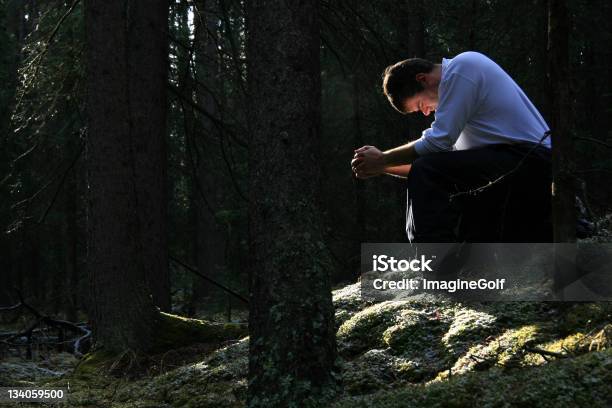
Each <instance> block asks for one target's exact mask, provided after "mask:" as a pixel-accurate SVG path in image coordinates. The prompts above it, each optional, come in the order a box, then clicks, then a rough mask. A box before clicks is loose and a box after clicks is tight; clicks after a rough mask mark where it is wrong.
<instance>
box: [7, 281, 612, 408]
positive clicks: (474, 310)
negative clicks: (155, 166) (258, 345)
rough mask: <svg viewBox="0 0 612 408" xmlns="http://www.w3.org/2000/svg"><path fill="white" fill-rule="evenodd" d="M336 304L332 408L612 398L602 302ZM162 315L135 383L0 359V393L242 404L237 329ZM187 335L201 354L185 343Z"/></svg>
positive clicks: (153, 403)
mask: <svg viewBox="0 0 612 408" xmlns="http://www.w3.org/2000/svg"><path fill="white" fill-rule="evenodd" d="M334 303H335V306H336V323H337V326H338V332H337V339H338V351H339V359H340V364H341V366H342V368H343V390H344V391H343V393H342V394H341V395H339V396H338V398H337V401H336V403H335V405H334V406H335V407H336V408H344V407H346V408H349V407H350V408H356V407H376V408H378V407H585V406H588V407H607V406H610V405H609V404H610V403H611V401H612V351H611V348H610V346H611V344H612V316H611V313H612V305H611V304H610V303H575V304H568V303H552V302H547V303H536V302H510V303H457V302H451V301H448V300H444V299H442V298H440V297H436V296H435V295H431V294H429V295H423V296H422V297H420V298H416V299H413V300H409V301H402V302H383V303H371V302H365V301H363V300H362V299H361V298H360V296H359V284H354V285H350V286H347V287H345V288H342V289H339V290H337V291H335V292H334ZM167 319H169V321H168V322H167V326H168V329H167V330H166V331H164V332H163V333H160V338H159V347H160V348H159V350H160V351H161V350H166V351H165V352H164V353H163V354H161V355H162V357H163V356H165V360H164V358H161V359H158V360H157V361H158V366H157V367H156V369H155V370H149V371H147V372H146V373H144V374H142V373H141V375H140V376H138V377H137V378H128V377H125V376H123V377H122V376H117V375H116V373H115V375H113V374H112V373H111V374H108V368H109V364H112V363H113V362H114V363H117V361H118V359H117V356H105V355H102V354H97V355H90V356H88V357H87V358H86V359H85V360H83V361H81V362H80V363H79V364H78V366H77V368H76V369H75V368H74V366H75V363H76V359H74V358H73V357H72V356H70V355H64V358H65V360H66V361H65V362H64V363H62V364H63V365H62V364H60V363H59V362H56V363H55V365H53V364H50V365H48V366H47V367H43V366H41V365H40V364H34V363H31V364H23V363H17V362H15V361H12V362H3V363H0V385H22V386H23V385H36V386H56V387H59V386H62V387H69V388H70V393H69V395H70V397H69V398H70V399H69V403H68V404H67V405H66V404H64V405H58V406H63V407H66V406H70V407H75V408H84V407H96V408H98V407H115V408H124V407H150V408H153V407H155V408H164V407H168V408H170V407H186V408H189V407H194V408H195V407H228V408H229V407H242V406H244V401H245V397H246V389H247V381H246V375H247V368H248V338H246V337H243V334H244V327H240V326H223V325H210V324H207V323H205V322H200V321H192V320H185V319H179V318H175V317H172V316H167ZM185 334H189V336H191V340H190V341H188V342H184V341H183V340H184V339H185ZM241 337H242V338H241ZM194 338H199V339H200V341H201V342H202V344H206V346H205V347H199V348H198V347H195V346H194V345H190V344H188V343H193V339H194ZM230 339H234V340H230ZM172 345H175V347H174V350H169V347H170V346H172ZM185 355H188V358H186V357H185ZM128 357H129V356H124V358H126V359H127V360H129V358H128ZM165 361H167V363H166V362H165ZM160 365H161V367H160ZM164 366H165V368H164ZM54 367H55V368H54ZM57 367H62V368H61V369H60V368H57ZM14 406H18V405H15V404H12V405H11V407H14ZM21 406H28V405H26V404H22V405H21ZM31 406H36V407H41V406H44V405H41V404H36V405H31ZM46 406H52V405H50V404H47V405H46Z"/></svg>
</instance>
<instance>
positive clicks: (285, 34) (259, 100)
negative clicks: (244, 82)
mask: <svg viewBox="0 0 612 408" xmlns="http://www.w3.org/2000/svg"><path fill="white" fill-rule="evenodd" d="M247 3H248V4H247V33H248V36H247V55H248V62H249V66H248V77H247V78H248V87H249V95H250V98H251V102H252V106H251V109H250V112H249V113H250V115H251V116H250V117H249V120H250V122H251V129H252V132H253V134H252V140H251V143H250V147H249V153H250V159H249V173H250V176H249V177H250V184H249V188H250V201H249V203H250V204H249V206H250V207H249V235H250V245H251V246H250V251H251V258H252V260H251V269H250V279H249V281H250V282H249V283H250V304H249V305H250V307H249V308H250V317H249V330H250V352H249V391H248V396H247V400H248V405H249V406H250V407H286V406H289V404H290V403H291V404H293V405H295V406H312V405H313V404H316V403H321V401H323V400H324V399H325V398H326V397H330V396H331V395H332V394H333V391H332V390H333V386H334V384H335V381H334V378H335V376H334V375H333V374H332V370H334V361H335V359H336V344H335V324H334V313H333V305H332V301H331V287H330V276H329V274H330V270H331V262H330V260H329V257H328V254H327V253H326V252H325V249H324V248H325V245H324V243H323V237H322V231H321V230H322V228H321V225H320V220H321V214H320V211H319V182H320V180H319V179H320V166H321V162H320V158H319V145H320V141H319V137H320V97H321V95H320V92H321V83H320V66H319V23H318V11H319V10H318V5H319V4H318V2H316V1H309V2H291V3H286V2H279V1H275V2H265V1H261V0H254V1H250V2H247Z"/></svg>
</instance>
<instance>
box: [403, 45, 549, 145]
mask: <svg viewBox="0 0 612 408" xmlns="http://www.w3.org/2000/svg"><path fill="white" fill-rule="evenodd" d="M548 130H549V127H548V125H547V124H546V122H545V121H544V118H542V115H540V112H538V110H537V109H536V108H535V106H533V104H532V103H531V101H530V100H529V98H527V95H525V93H524V92H523V90H522V89H521V88H520V87H519V86H518V85H517V84H516V82H514V80H513V79H512V78H510V76H509V75H508V74H507V73H506V72H505V71H504V70H503V69H502V68H501V67H500V66H499V65H497V64H496V63H495V62H493V61H492V60H491V59H489V58H488V57H486V56H485V55H483V54H480V53H477V52H464V53H462V54H459V55H457V56H456V57H455V58H452V59H446V58H444V59H442V74H441V80H440V85H439V87H438V107H437V109H436V112H435V120H434V121H433V122H432V124H431V127H430V128H429V129H426V130H424V131H423V135H422V136H421V138H420V139H419V140H418V141H417V142H416V144H415V146H414V148H415V150H416V152H417V154H418V155H419V156H422V155H426V154H428V153H435V152H441V151H448V150H467V149H474V148H477V147H483V146H486V145H489V144H497V143H507V144H511V143H517V142H534V143H538V142H539V141H540V139H541V138H542V136H544V133H545V132H546V131H548ZM542 145H544V146H546V147H548V148H550V138H547V139H546V140H545V141H544V142H542Z"/></svg>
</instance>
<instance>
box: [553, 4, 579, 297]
mask: <svg viewBox="0 0 612 408" xmlns="http://www.w3.org/2000/svg"><path fill="white" fill-rule="evenodd" d="M569 29H570V25H569V21H568V15H567V5H566V1H565V0H549V2H548V53H547V54H548V80H549V96H550V107H551V110H552V112H551V117H552V123H551V128H552V129H551V130H552V140H551V143H552V177H553V185H552V217H553V240H554V242H556V243H564V242H575V241H576V210H575V207H574V206H575V200H576V198H575V196H576V195H575V191H574V190H575V186H574V166H573V162H574V152H573V143H572V134H571V123H572V122H571V121H572V107H571V101H570V88H569V83H570V78H569ZM575 258H576V256H575V251H574V252H571V251H570V250H569V248H568V247H567V246H565V247H563V248H561V247H555V252H554V285H553V290H554V292H555V296H556V298H558V299H560V300H563V299H564V298H565V296H566V295H565V293H564V292H565V290H564V288H565V287H566V286H567V285H569V284H570V283H571V282H573V281H574V280H575V279H576V270H575Z"/></svg>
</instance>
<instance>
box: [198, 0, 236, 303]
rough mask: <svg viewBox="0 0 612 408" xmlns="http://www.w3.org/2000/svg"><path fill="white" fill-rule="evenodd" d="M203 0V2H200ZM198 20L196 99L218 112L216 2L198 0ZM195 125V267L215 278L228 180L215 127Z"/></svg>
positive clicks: (206, 290)
mask: <svg viewBox="0 0 612 408" xmlns="http://www.w3.org/2000/svg"><path fill="white" fill-rule="evenodd" d="M203 3H204V4H203ZM198 4H199V8H200V10H201V16H202V20H196V24H195V30H196V32H195V36H196V37H195V61H196V71H195V75H196V78H198V81H201V82H202V81H206V80H207V81H206V83H207V84H209V85H208V88H209V89H203V86H201V85H200V86H197V85H196V93H195V97H196V101H197V103H198V105H199V106H202V107H203V108H204V110H205V111H206V112H208V113H209V114H211V115H212V116H213V117H215V118H216V117H218V116H219V109H218V106H217V103H216V101H215V97H214V95H213V94H212V92H215V91H217V90H219V88H220V86H219V84H218V83H217V79H216V78H217V73H218V71H219V61H218V56H217V47H216V43H217V41H218V38H215V37H216V33H217V26H218V23H219V16H218V12H219V10H218V4H217V1H216V0H212V1H211V0H208V1H205V2H204V1H200V2H199V3H198ZM196 117H197V118H198V119H199V120H198V124H199V126H196V132H195V136H196V137H195V138H194V141H193V142H194V143H193V145H194V147H195V148H196V149H198V146H200V148H201V150H200V152H199V154H198V156H199V157H200V159H199V160H198V161H197V163H196V175H197V177H196V182H197V183H198V186H197V188H198V191H199V194H197V198H198V199H197V201H196V208H197V265H198V270H200V271H201V272H202V273H205V274H207V275H208V276H209V277H211V278H212V279H215V280H222V279H221V278H222V273H223V270H224V267H225V244H226V233H225V231H224V229H223V228H221V227H220V226H219V224H218V222H217V220H216V219H215V211H216V210H218V209H220V208H225V207H224V206H222V202H223V195H224V194H223V189H224V186H228V185H230V181H229V180H225V181H221V177H222V175H221V174H220V172H219V168H220V167H221V166H222V164H221V163H220V159H219V157H218V156H219V152H220V149H221V147H220V146H219V137H220V135H219V131H218V129H217V128H216V126H215V124H214V123H213V122H212V120H211V119H210V118H209V117H205V116H203V115H197V116H196ZM197 279H198V280H197V281H196V282H195V283H196V285H195V286H194V295H195V296H196V297H197V298H204V297H206V296H208V297H209V298H211V299H216V298H218V297H219V295H220V293H219V292H218V290H217V288H216V287H215V286H213V285H212V284H210V283H209V282H206V281H204V280H202V279H200V278H197Z"/></svg>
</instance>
